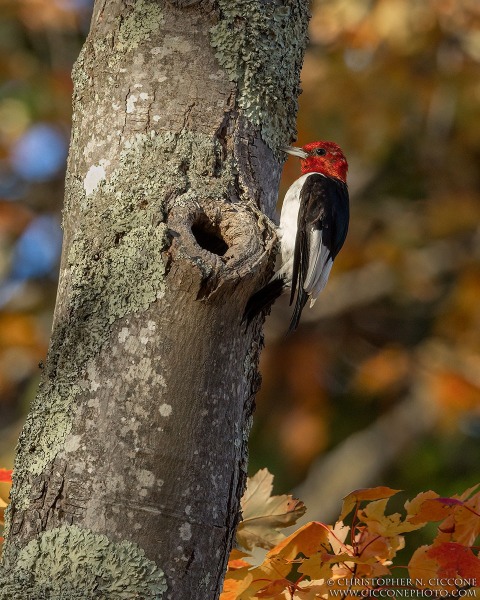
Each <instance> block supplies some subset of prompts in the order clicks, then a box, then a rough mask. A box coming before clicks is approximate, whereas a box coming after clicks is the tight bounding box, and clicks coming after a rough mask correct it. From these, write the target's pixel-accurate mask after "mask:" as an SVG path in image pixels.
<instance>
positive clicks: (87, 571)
mask: <svg viewBox="0 0 480 600" xmlns="http://www.w3.org/2000/svg"><path fill="white" fill-rule="evenodd" d="M305 4H306V3H304V2H303V0H218V2H214V1H213V0H211V1H198V0H190V1H189V0H185V1H180V0H179V1H176V2H173V1H172V2H170V3H167V2H159V1H158V0H110V1H109V2H107V1H106V0H97V2H96V3H95V8H94V14H93V19H92V27H91V31H90V34H89V36H88V39H87V41H86V43H85V46H84V48H83V50H82V52H81V54H80V57H79V59H78V61H77V63H76V66H75V68H74V74H73V80H74V85H75V91H74V112H73V130H72V140H71V148H70V157H69V164H68V172H67V179H66V196H65V210H64V233H65V237H64V248H63V255H62V264H61V272H60V283H59V289H58V297H57V304H56V308H55V317H54V325H53V331H52V338H51V344H50V349H49V354H48V359H47V362H46V365H45V368H44V372H43V376H42V382H41V385H40V389H39V392H38V395H37V398H36V400H35V403H34V405H33V406H32V409H31V412H30V415H29V417H28V420H27V423H26V425H25V427H24V430H23V432H22V434H21V437H20V441H19V446H18V452H17V458H16V463H15V474H14V486H13V490H12V502H11V507H10V509H9V515H8V526H7V529H8V534H7V541H6V544H5V551H4V564H3V567H2V571H1V578H0V598H9V599H10V598H22V600H23V599H30V598H31V599H35V600H38V599H41V598H55V599H59V598H65V599H67V598H68V600H71V599H72V598H88V599H90V598H107V599H111V598H128V599H130V598H162V599H163V598H165V599H175V600H183V599H185V600H190V599H195V600H202V599H205V600H207V599H208V600H212V599H214V598H217V597H218V595H219V593H220V591H221V586H222V579H223V573H224V570H225V566H226V561H227V558H228V552H229V550H230V547H231V545H232V541H233V537H234V533H235V526H236V523H237V519H238V508H239V499H240V497H241V494H242V490H243V487H244V482H245V475H246V461H247V439H248V432H249V428H250V421H251V414H252V410H253V402H254V395H255V392H256V390H257V388H258V385H259V375H258V372H257V362H258V356H259V350H260V348H261V342H262V338H261V323H260V322H258V321H257V322H255V323H254V324H253V325H252V326H249V327H248V328H246V327H245V324H242V323H241V319H242V313H243V310H244V307H245V303H246V301H247V299H248V297H249V295H250V294H251V293H252V292H253V291H254V290H255V289H256V288H258V287H259V286H260V285H261V284H262V283H264V282H265V281H266V279H267V278H268V277H269V275H270V273H271V271H272V268H273V259H274V254H275V251H274V249H275V239H276V238H275V234H274V232H273V230H272V227H271V224H270V221H269V220H268V219H267V218H266V217H265V216H264V215H265V214H266V215H267V216H270V217H271V216H272V214H273V211H274V207H275V204H276V197H277V189H278V181H279V176H280V171H281V165H280V162H279V155H278V147H279V145H281V144H282V143H283V144H286V143H288V142H289V141H291V139H292V138H293V137H294V131H295V126H294V118H295V114H296V98H297V95H298V77H299V70H300V66H301V61H302V57H303V50H304V44H305V39H306V24H307V17H308V12H307V7H306V6H305Z"/></svg>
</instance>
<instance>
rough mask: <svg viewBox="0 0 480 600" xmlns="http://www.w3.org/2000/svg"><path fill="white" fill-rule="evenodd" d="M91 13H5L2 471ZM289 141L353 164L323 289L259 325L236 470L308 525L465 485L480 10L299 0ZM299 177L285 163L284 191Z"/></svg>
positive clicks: (51, 274)
mask: <svg viewBox="0 0 480 600" xmlns="http://www.w3.org/2000/svg"><path fill="white" fill-rule="evenodd" d="M91 8H92V2H91V0H11V1H9V0H0V15H1V17H0V280H1V281H0V466H3V467H11V465H12V462H13V449H14V445H15V441H16V438H17V436H18V433H19V431H20V428H21V425H22V423H23V421H24V419H25V415H26V411H27V410H28V406H29V403H30V402H31V400H32V398H33V397H34V394H35V391H36V387H37V385H38V378H39V368H38V364H39V362H40V361H42V360H44V358H45V354H46V349H47V345H48V338H49V333H50V327H51V321H52V312H53V306H54V301H55V292H56V278H57V273H58V263H59V256H60V250H61V229H60V221H61V206H62V201H63V180H64V172H65V161H66V155H67V150H68V141H69V128H70V115H71V92H72V86H71V81H70V71H71V67H72V64H73V61H74V60H75V58H76V56H77V54H78V52H79V50H80V47H81V44H82V41H83V39H84V36H85V35H86V33H87V31H88V26H89V17H90V12H91ZM302 87H303V94H302V96H301V98H300V111H299V118H298V129H299V132H298V142H299V144H304V143H307V142H309V141H312V140H316V139H331V140H334V141H336V142H338V143H339V144H340V145H341V146H342V147H343V149H344V151H345V153H346V155H347V157H348V159H349V163H350V173H349V187H350V191H351V205H352V220H351V228H350V232H349V236H348V239H347V243H346V245H345V247H344V250H343V251H342V252H341V254H340V256H339V257H338V259H337V261H336V263H335V267H334V271H333V275H332V277H331V281H330V283H329V286H328V289H327V290H326V292H325V293H324V294H323V296H322V297H321V299H320V300H319V301H318V302H317V304H316V305H315V307H314V308H313V309H312V310H307V309H306V310H305V313H304V315H305V318H304V319H303V322H302V325H301V327H300V328H299V330H298V332H297V333H295V334H294V335H291V336H289V337H288V338H286V337H285V331H286V328H287V323H288V320H289V314H290V311H289V308H288V306H287V303H286V302H284V301H283V300H282V301H279V302H278V303H277V305H276V306H275V307H274V309H273V311H272V314H271V316H270V317H269V319H268V320H267V325H266V348H265V351H264V353H263V356H262V361H261V370H262V373H263V387H262V390H261V393H260V394H259V396H258V401H257V412H256V418H255V423H254V428H253V434H252V439H251V458H250V469H251V472H252V473H253V472H255V471H256V470H257V469H258V468H262V467H268V468H269V470H270V471H271V472H273V473H274V474H275V478H276V479H275V481H276V491H277V492H282V493H283V492H286V491H288V490H291V489H294V490H295V491H296V493H297V494H298V495H299V497H300V498H302V499H303V500H304V501H305V503H306V504H307V507H308V508H309V511H308V513H307V518H308V519H315V518H320V519H325V520H331V519H334V518H335V517H336V515H337V514H338V509H339V505H340V499H341V496H342V495H344V494H346V493H347V492H349V491H351V490H352V489H354V488H358V487H367V486H371V485H377V484H382V485H389V486H391V487H394V488H400V489H403V490H405V495H404V496H403V500H405V499H407V497H412V496H413V495H415V494H416V493H417V492H419V491H422V490H426V489H434V490H436V491H437V492H438V493H440V494H441V495H445V496H446V495H449V494H452V493H455V492H461V491H463V490H464V489H465V488H467V487H468V486H471V485H473V484H475V483H477V482H478V481H480V475H479V465H480V228H479V224H480V3H479V2H478V0H368V1H367V0H314V1H313V2H312V21H311V27H310V46H309V49H308V52H307V55H306V58H305V65H304V69H303V74H302ZM298 175H299V164H298V162H297V161H296V160H295V159H293V158H290V159H289V160H288V162H287V163H286V168H285V171H284V176H283V180H282V191H281V195H283V193H284V192H285V190H286V188H287V186H288V185H289V184H290V183H291V182H292V181H293V180H294V179H295V178H296V177H297V176H298Z"/></svg>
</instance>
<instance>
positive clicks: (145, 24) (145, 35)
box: [115, 0, 163, 52]
mask: <svg viewBox="0 0 480 600" xmlns="http://www.w3.org/2000/svg"><path fill="white" fill-rule="evenodd" d="M162 23H163V14H162V11H161V9H160V5H159V2H158V0H136V2H135V3H134V4H133V10H132V12H130V13H129V14H127V15H126V16H125V17H124V18H123V19H122V20H121V22H120V27H119V31H118V36H117V43H116V48H115V49H116V50H118V51H127V52H129V51H131V50H134V49H135V48H138V46H139V44H141V43H142V42H144V41H146V40H149V39H150V34H151V33H155V32H157V31H158V30H159V28H160V25H161V24H162Z"/></svg>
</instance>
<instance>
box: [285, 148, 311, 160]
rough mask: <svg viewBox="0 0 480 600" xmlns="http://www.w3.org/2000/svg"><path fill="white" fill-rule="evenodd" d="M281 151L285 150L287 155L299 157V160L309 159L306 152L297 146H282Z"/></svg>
mask: <svg viewBox="0 0 480 600" xmlns="http://www.w3.org/2000/svg"><path fill="white" fill-rule="evenodd" d="M280 150H283V151H284V152H286V153H287V154H291V155H292V156H298V157H299V158H307V156H308V154H307V153H306V152H305V150H302V149H301V148H296V147H295V146H282V148H280Z"/></svg>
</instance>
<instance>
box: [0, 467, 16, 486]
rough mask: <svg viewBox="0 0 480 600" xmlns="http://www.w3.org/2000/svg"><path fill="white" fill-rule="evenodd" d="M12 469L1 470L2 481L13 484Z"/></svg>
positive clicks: (0, 477)
mask: <svg viewBox="0 0 480 600" xmlns="http://www.w3.org/2000/svg"><path fill="white" fill-rule="evenodd" d="M12 473H13V471H12V469H0V481H5V482H7V483H12Z"/></svg>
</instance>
